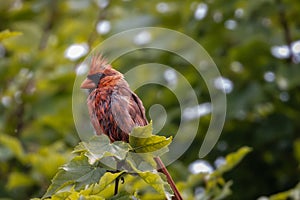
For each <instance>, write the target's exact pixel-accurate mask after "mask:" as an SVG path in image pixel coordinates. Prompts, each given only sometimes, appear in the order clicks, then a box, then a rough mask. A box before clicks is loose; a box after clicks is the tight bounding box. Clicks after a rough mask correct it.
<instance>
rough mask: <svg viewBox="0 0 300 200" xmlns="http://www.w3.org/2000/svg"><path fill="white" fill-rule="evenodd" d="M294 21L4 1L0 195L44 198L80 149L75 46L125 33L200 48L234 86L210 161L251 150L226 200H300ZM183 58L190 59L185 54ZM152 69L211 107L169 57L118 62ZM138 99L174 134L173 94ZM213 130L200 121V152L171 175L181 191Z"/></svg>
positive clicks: (240, 8) (239, 11) (246, 12)
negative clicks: (179, 81)
mask: <svg viewBox="0 0 300 200" xmlns="http://www.w3.org/2000/svg"><path fill="white" fill-rule="evenodd" d="M205 7H206V8H207V10H206V11H205V12H204V11H203V9H204V10H205ZM201 9H202V11H201ZM197 10H198V11H197ZM199 10H200V11H199ZM203 12H204V13H203ZM299 19H300V2H299V1H297V0H262V1H242V0H233V1H216V0H206V1H179V0H178V1H169V0H166V1H157V0H152V1H130V0H129V1H119V0H117V1H108V0H87V1H79V0H66V1H57V0H28V1H24V0H0V31H1V34H0V100H1V103H0V198H10V199H27V198H30V197H40V196H42V195H43V194H44V192H45V191H46V189H47V187H48V186H49V184H50V180H51V178H52V177H53V176H54V174H55V173H56V172H57V170H58V167H59V166H61V165H62V164H64V163H66V162H68V161H69V160H70V159H71V150H72V149H73V147H74V146H76V144H78V142H79V138H78V136H77V134H76V130H75V127H74V122H73V118H72V107H71V104H72V89H73V83H74V79H75V77H76V73H75V71H76V69H77V67H78V65H79V63H80V62H81V61H82V60H83V59H84V57H79V58H75V59H69V58H67V57H66V50H67V49H68V47H70V45H73V44H85V46H86V47H87V48H88V49H89V50H91V49H93V48H94V47H96V46H97V45H98V44H99V43H100V42H101V41H103V40H104V39H105V38H107V37H109V36H111V35H113V34H115V33H118V32H120V31H123V30H127V29H130V28H135V27H144V26H158V27H165V28H170V29H173V30H177V31H180V32H182V33H184V34H186V35H188V36H190V37H192V38H193V39H195V40H196V41H197V42H199V43H200V44H201V45H203V47H204V48H205V49H206V50H207V52H208V53H209V54H210V55H211V57H212V58H213V60H214V61H215V63H216V64H217V66H218V67H219V70H220V72H221V73H222V76H223V77H225V78H227V79H229V80H230V81H231V82H232V84H233V90H232V91H231V92H230V93H228V94H227V98H228V99H227V101H228V103H227V104H228V105H227V106H228V107H227V110H228V112H227V118H226V123H225V127H224V130H223V132H222V135H221V138H220V140H219V142H218V143H217V145H216V147H215V148H214V150H213V151H212V152H211V153H210V154H209V155H208V156H207V157H206V158H205V159H206V160H207V161H209V162H210V163H214V162H215V161H216V160H217V159H218V158H220V157H225V155H227V154H228V153H230V152H233V151H236V150H237V149H239V148H240V147H242V146H245V145H246V146H250V147H252V149H253V150H252V152H251V153H250V154H249V156H247V157H246V158H245V160H243V161H242V162H241V164H240V166H238V167H237V168H236V169H234V170H232V171H230V172H228V173H226V174H225V175H224V178H225V180H232V181H233V184H232V186H231V187H230V188H231V190H232V194H231V195H230V196H229V197H227V198H228V199H257V198H259V197H261V196H271V195H273V194H275V193H279V194H278V195H273V196H271V197H270V198H271V199H288V198H294V199H297V198H298V199H299V185H298V186H297V184H298V183H299V180H300V172H299V163H300V134H299V133H300V123H299V119H300V78H299V77H300V66H299V43H298V46H297V45H294V46H293V44H295V42H296V41H299V40H300V31H299V27H300V20H299ZM101 21H102V22H103V21H106V22H109V25H110V27H109V30H108V32H105V30H104V31H103V30H102V32H101V31H99V30H98V32H100V33H98V32H97V28H96V27H97V24H98V22H101ZM102 28H103V27H102ZM162 42H163V41H162ZM174 42H178V41H174ZM283 45H287V46H288V47H290V50H291V49H293V51H294V53H293V54H284V53H285V52H286V51H287V49H289V48H288V47H287V48H282V49H281V54H280V55H281V56H282V58H278V56H277V57H276V56H274V55H273V54H274V53H272V48H273V47H276V46H277V47H282V46H283ZM273 49H274V48H273ZM183 51H184V52H185V53H187V54H190V53H191V52H190V49H189V47H183ZM277 53H278V52H277ZM279 53H280V52H279ZM147 62H157V63H162V64H167V65H169V66H172V67H174V68H175V69H176V70H178V71H180V72H181V73H182V74H183V75H184V76H185V77H186V78H187V79H188V80H189V81H190V83H191V85H192V86H193V88H194V89H195V91H196V93H197V95H198V100H199V102H207V101H209V99H210V97H209V93H208V91H207V89H206V86H205V83H204V82H203V80H202V78H201V76H200V75H199V76H198V75H197V74H196V73H195V71H194V70H193V69H192V68H191V67H190V66H189V65H188V63H186V62H185V61H184V60H182V59H179V58H178V57H176V56H174V55H172V54H170V53H165V52H160V51H154V50H143V51H137V52H133V53H130V54H128V55H126V56H123V57H122V58H120V59H119V60H117V61H116V62H115V65H116V68H117V69H119V70H120V71H122V72H125V71H126V70H127V69H130V66H136V65H137V64H141V63H147ZM139 76H140V78H143V76H147V74H139ZM136 92H137V93H138V95H139V96H140V97H141V99H142V100H143V101H144V104H145V107H146V108H149V107H150V106H151V105H152V104H154V103H160V104H162V105H164V106H165V108H166V110H167V111H168V119H167V125H166V127H164V129H163V132H164V133H166V134H167V135H171V134H172V133H175V132H176V128H177V127H178V123H179V122H180V110H179V108H178V107H179V106H178V102H177V101H176V98H174V96H172V94H170V91H167V90H166V89H165V88H163V87H157V86H155V87H150V86H149V87H143V88H140V89H138V90H137V91H136ZM209 121H210V116H209V115H206V116H203V117H202V118H201V122H200V124H199V125H200V128H199V132H198V135H197V137H196V139H195V140H194V142H193V144H192V145H191V147H190V148H189V150H188V151H187V152H186V153H185V154H184V155H183V156H182V157H181V158H180V159H179V160H178V161H177V162H175V163H173V164H172V165H171V166H170V167H169V169H170V171H171V173H172V175H173V177H174V179H175V180H176V181H177V182H178V183H179V184H180V183H181V182H183V183H190V182H189V181H191V180H190V179H189V180H187V174H189V172H188V166H189V164H190V163H191V162H193V161H195V160H197V159H198V157H197V155H198V151H199V147H200V146H201V144H202V140H203V137H204V134H205V133H206V130H207V127H208V125H209ZM214 168H216V167H214ZM193 176H195V177H196V176H197V175H192V177H193ZM199 176H201V175H199ZM199 179H200V178H199ZM201 180H202V179H201ZM193 183H195V182H193ZM197 184H198V183H197ZM197 184H191V185H190V186H191V187H190V188H189V189H188V193H189V194H191V195H193V194H195V193H196V191H198V192H199V185H197ZM206 187H208V186H207V185H205V188H206ZM226 187H228V188H229V185H227V186H226ZM197 188H198V190H197ZM200 188H201V187H200ZM214 188H217V187H214ZM292 188H294V189H292ZM206 189H207V188H206ZM182 191H185V189H183V188H182ZM200 191H201V190H200ZM284 191H286V192H284ZM200 193H201V192H200ZM202 193H203V192H202ZM276 196H277V197H276ZM220 198H221V197H220ZM261 198H264V197H261Z"/></svg>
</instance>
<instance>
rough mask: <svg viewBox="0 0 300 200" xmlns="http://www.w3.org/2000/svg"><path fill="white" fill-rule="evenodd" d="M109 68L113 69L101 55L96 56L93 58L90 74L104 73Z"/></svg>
mask: <svg viewBox="0 0 300 200" xmlns="http://www.w3.org/2000/svg"><path fill="white" fill-rule="evenodd" d="M107 68H111V66H110V64H109V63H108V62H107V60H106V59H105V58H104V57H103V56H102V55H101V54H96V55H93V56H92V61H91V68H90V71H89V74H95V73H97V72H103V71H104V70H105V69H107Z"/></svg>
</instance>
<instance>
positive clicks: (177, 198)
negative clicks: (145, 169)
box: [154, 157, 182, 200]
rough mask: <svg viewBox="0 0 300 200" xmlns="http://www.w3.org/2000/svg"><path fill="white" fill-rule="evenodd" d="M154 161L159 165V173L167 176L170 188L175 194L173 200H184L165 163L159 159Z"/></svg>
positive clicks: (156, 158)
mask: <svg viewBox="0 0 300 200" xmlns="http://www.w3.org/2000/svg"><path fill="white" fill-rule="evenodd" d="M154 160H155V162H156V164H157V168H158V171H159V172H161V173H163V174H164V175H166V177H167V181H168V183H169V184H170V186H171V188H172V190H173V192H174V196H173V198H172V199H173V200H182V197H181V195H180V193H179V191H178V189H177V187H176V185H175V183H174V181H173V179H172V176H171V175H170V174H169V172H168V170H167V168H166V167H165V165H164V163H163V162H162V160H161V159H160V158H159V157H155V158H154Z"/></svg>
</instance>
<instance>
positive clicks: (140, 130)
mask: <svg viewBox="0 0 300 200" xmlns="http://www.w3.org/2000/svg"><path fill="white" fill-rule="evenodd" d="M152 132H153V128H152V121H151V122H150V123H149V124H148V125H146V126H136V127H134V128H133V129H132V131H131V133H130V136H133V137H139V138H148V137H151V136H152ZM129 141H130V138H129ZM129 143H130V142H129ZM130 144H131V143H130Z"/></svg>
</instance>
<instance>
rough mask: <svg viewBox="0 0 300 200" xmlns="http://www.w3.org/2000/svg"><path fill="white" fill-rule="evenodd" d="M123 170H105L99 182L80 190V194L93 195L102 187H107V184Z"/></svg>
mask: <svg viewBox="0 0 300 200" xmlns="http://www.w3.org/2000/svg"><path fill="white" fill-rule="evenodd" d="M123 173H124V172H118V173H111V172H106V173H105V174H104V175H103V176H102V177H101V179H100V181H99V183H97V184H95V185H93V186H91V187H89V188H88V189H86V190H83V191H81V194H83V195H95V194H99V193H100V192H102V191H103V190H104V189H106V188H107V186H108V185H110V184H112V183H113V182H114V181H115V180H116V178H118V177H119V176H121V175H122V174H123Z"/></svg>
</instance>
